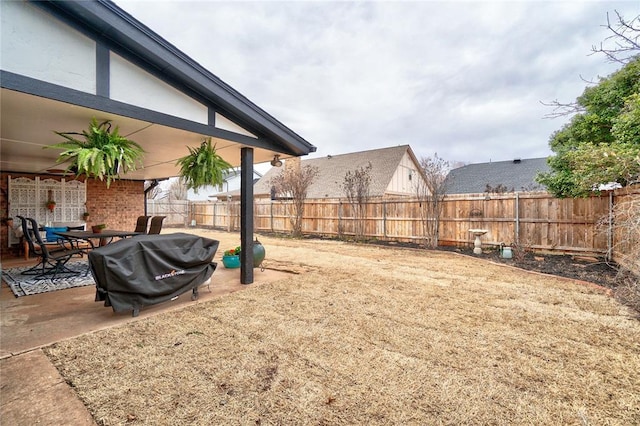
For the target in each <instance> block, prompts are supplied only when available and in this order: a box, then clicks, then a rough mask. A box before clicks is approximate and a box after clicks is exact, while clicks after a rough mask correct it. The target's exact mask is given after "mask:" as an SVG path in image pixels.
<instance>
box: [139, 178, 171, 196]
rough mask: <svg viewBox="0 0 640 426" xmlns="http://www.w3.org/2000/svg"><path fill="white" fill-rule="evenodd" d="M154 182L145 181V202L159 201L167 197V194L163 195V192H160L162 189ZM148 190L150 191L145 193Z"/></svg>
mask: <svg viewBox="0 0 640 426" xmlns="http://www.w3.org/2000/svg"><path fill="white" fill-rule="evenodd" d="M153 182H154V181H146V182H145V184H144V186H145V191H146V194H147V200H161V199H163V198H164V197H166V196H167V194H165V193H164V191H162V188H161V187H160V185H157V183H156V184H154V183H153ZM148 188H151V189H150V190H148V191H147V189H148Z"/></svg>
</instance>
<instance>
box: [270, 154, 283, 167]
mask: <svg viewBox="0 0 640 426" xmlns="http://www.w3.org/2000/svg"><path fill="white" fill-rule="evenodd" d="M271 165H272V166H273V167H281V166H282V161H281V160H280V155H278V154H276V155H274V156H273V160H271Z"/></svg>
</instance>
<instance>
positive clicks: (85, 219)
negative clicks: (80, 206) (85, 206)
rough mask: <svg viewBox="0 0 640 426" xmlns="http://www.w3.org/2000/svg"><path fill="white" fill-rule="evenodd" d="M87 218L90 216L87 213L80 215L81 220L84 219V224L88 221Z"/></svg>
mask: <svg viewBox="0 0 640 426" xmlns="http://www.w3.org/2000/svg"><path fill="white" fill-rule="evenodd" d="M89 216H90V214H89V212H84V213H82V219H84V221H85V222H86V221H87V220H88V219H89Z"/></svg>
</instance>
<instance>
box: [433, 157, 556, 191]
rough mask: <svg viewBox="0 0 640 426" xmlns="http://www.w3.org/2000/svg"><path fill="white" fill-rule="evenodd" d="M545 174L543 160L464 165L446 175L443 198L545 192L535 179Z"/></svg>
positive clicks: (533, 159) (526, 159) (517, 160)
mask: <svg viewBox="0 0 640 426" xmlns="http://www.w3.org/2000/svg"><path fill="white" fill-rule="evenodd" d="M549 170H550V169H549V165H548V164H547V159H546V158H525V159H522V160H521V159H515V160H510V161H495V162H490V163H477V164H468V165H466V166H462V167H459V168H457V169H453V170H451V171H450V172H449V174H448V175H447V179H446V180H445V190H446V193H447V194H476V193H483V192H516V191H546V188H545V187H544V185H541V184H539V183H538V182H536V175H537V174H538V173H539V172H548V171H549Z"/></svg>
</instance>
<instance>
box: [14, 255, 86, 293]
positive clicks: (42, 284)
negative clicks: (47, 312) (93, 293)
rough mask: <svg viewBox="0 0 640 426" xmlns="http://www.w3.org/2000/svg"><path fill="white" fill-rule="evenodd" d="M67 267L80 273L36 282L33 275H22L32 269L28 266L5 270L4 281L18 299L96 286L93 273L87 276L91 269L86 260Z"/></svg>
mask: <svg viewBox="0 0 640 426" xmlns="http://www.w3.org/2000/svg"><path fill="white" fill-rule="evenodd" d="M66 266H67V268H69V269H71V270H72V271H76V272H80V273H79V274H77V275H70V274H59V275H57V276H56V279H55V280H53V281H52V280H51V278H46V279H39V280H36V279H35V276H33V275H22V273H21V272H22V271H26V270H27V269H29V268H30V267H29V266H26V267H22V268H10V269H3V270H2V280H3V281H4V282H6V283H7V284H8V285H9V288H11V291H13V294H14V295H15V296H16V297H21V296H31V295H33V294H39V293H47V292H50V291H56V290H64V289H67V288H73V287H84V286H87V285H95V281H93V276H92V275H91V272H89V273H88V274H85V272H86V271H87V269H88V267H89V265H88V263H87V261H86V260H85V261H84V262H82V261H81V262H69V263H67V264H66Z"/></svg>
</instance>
